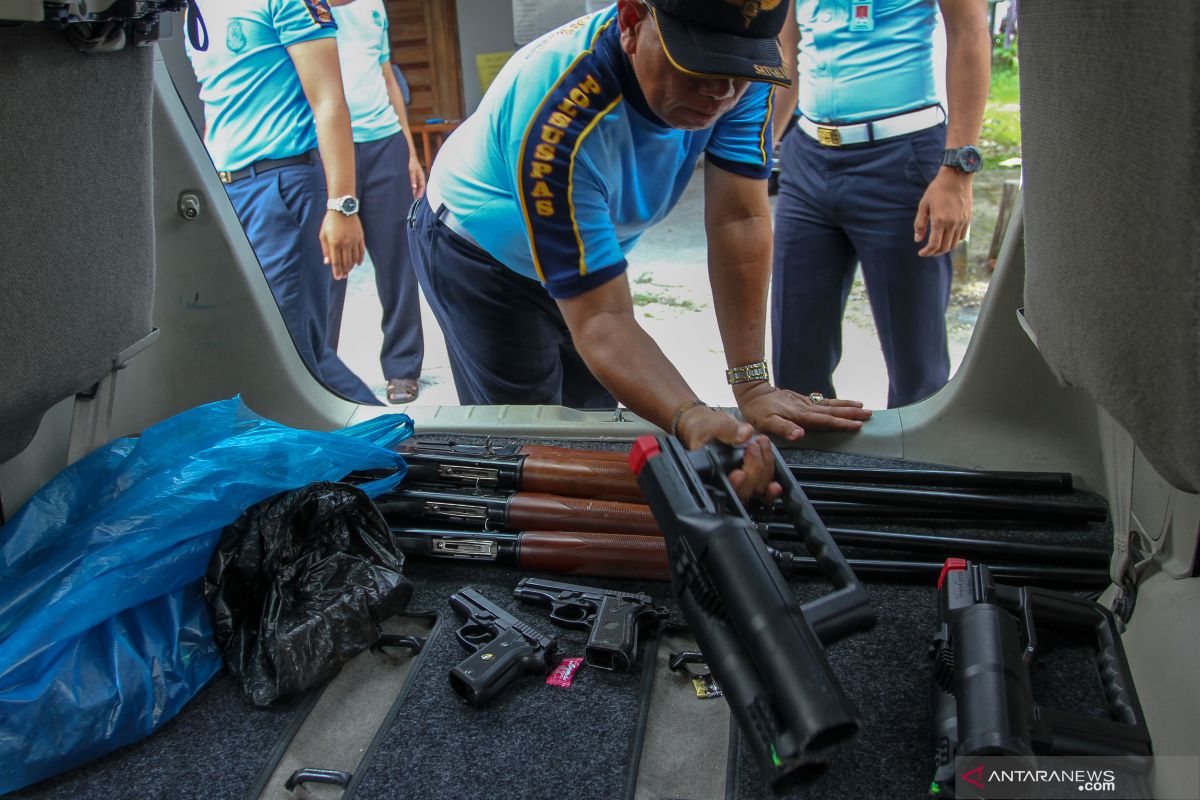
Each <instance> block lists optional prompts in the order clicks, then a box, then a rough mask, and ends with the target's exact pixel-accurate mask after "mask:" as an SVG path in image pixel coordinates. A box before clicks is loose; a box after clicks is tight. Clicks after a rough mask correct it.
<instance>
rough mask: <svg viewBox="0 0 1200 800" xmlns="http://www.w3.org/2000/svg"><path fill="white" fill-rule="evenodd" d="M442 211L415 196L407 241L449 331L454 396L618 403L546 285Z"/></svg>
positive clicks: (466, 401)
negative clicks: (456, 227)
mask: <svg viewBox="0 0 1200 800" xmlns="http://www.w3.org/2000/svg"><path fill="white" fill-rule="evenodd" d="M438 211H439V212H442V213H444V209H438ZM440 217H441V214H439V213H436V212H435V211H434V210H432V209H430V208H429V204H428V203H426V202H425V200H424V199H420V200H417V202H416V203H415V204H414V205H413V208H412V212H411V215H410V226H411V228H412V230H410V232H409V240H408V241H409V247H410V249H411V251H412V259H413V266H414V267H415V268H416V271H417V277H418V278H419V279H420V281H421V288H422V289H423V290H424V291H425V299H426V300H428V301H429V305H430V308H432V309H433V313H434V316H436V317H437V321H438V324H439V325H441V327H442V332H443V333H444V334H445V336H446V349H447V351H448V354H449V356H450V370H451V372H452V374H453V375H454V385H455V388H456V389H457V390H458V400H459V402H460V403H462V404H463V405H496V404H514V405H563V406H567V407H568V408H591V409H611V408H616V400H615V399H614V398H613V396H612V395H611V394H609V392H608V390H606V389H605V388H604V386H603V385H602V384H601V383H600V382H599V381H598V380H596V378H595V377H594V376H593V375H592V373H591V371H590V370H589V369H588V368H587V365H586V364H584V363H583V358H582V357H581V356H580V355H579V353H578V352H577V351H576V350H575V345H574V343H573V342H572V341H571V332H570V331H569V330H568V329H567V323H566V321H565V320H564V319H563V316H562V312H561V311H559V310H558V306H557V305H556V304H555V302H554V299H553V298H551V297H550V295H549V293H547V292H546V289H545V288H544V287H543V286H542V285H541V284H540V283H538V282H537V281H535V280H533V279H531V278H526V277H525V276H524V275H520V274H518V273H516V272H513V271H512V270H510V269H509V268H508V267H506V266H504V265H503V264H501V263H500V262H499V261H497V260H496V259H494V258H492V257H491V256H490V255H489V254H488V253H487V252H485V251H484V250H482V249H480V248H479V247H477V246H476V245H475V244H473V243H472V242H469V241H467V240H466V239H464V238H463V237H461V236H459V235H458V234H456V233H455V232H454V231H452V230H450V229H449V228H448V227H446V224H445V223H444V222H442V219H441V218H440Z"/></svg>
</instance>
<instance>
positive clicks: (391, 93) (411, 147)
mask: <svg viewBox="0 0 1200 800" xmlns="http://www.w3.org/2000/svg"><path fill="white" fill-rule="evenodd" d="M383 74H384V78H383V82H384V85H385V86H387V93H388V100H389V101H390V102H391V104H392V109H393V110H394V111H395V112H396V116H397V117H399V118H400V131H401V132H402V133H403V134H404V140H405V141H407V142H408V152H409V153H416V152H417V145H416V143H415V142H414V141H413V137H412V131H410V130H409V129H408V109H407V108H405V106H404V91H403V90H402V89H401V88H400V84H399V83H397V82H396V76H395V74H394V73H393V72H392V65H391V63H390V62H389V63H387V64H384V65H383Z"/></svg>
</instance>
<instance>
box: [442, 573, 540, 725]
mask: <svg viewBox="0 0 1200 800" xmlns="http://www.w3.org/2000/svg"><path fill="white" fill-rule="evenodd" d="M450 605H451V606H453V607H454V610H455V611H457V612H458V613H459V614H461V615H462V616H463V617H465V618H466V620H467V622H466V624H465V625H463V626H462V627H461V628H459V629H458V633H457V634H456V636H457V637H458V641H459V642H460V643H461V644H462V646H463V647H465V648H466V649H467V650H470V651H473V652H472V654H471V655H470V656H468V657H467V659H466V660H465V661H463V662H462V663H460V664H459V665H458V666H457V667H454V668H453V669H452V670H450V685H451V686H452V687H453V688H454V691H455V692H457V693H458V695H459V696H460V697H461V698H462V699H464V700H466V701H467V702H468V703H470V704H471V705H473V706H481V705H484V704H485V703H487V702H489V701H490V700H491V699H492V698H493V697H495V696H496V695H497V694H499V693H500V691H501V690H502V689H503V688H504V687H505V686H507V685H508V684H510V683H512V682H513V681H514V680H515V679H517V678H519V677H520V676H522V675H525V674H526V673H530V672H534V673H540V674H543V675H544V674H546V673H548V672H549V671H550V670H551V669H553V668H554V666H555V665H556V664H557V663H558V661H559V658H560V656H559V655H558V652H557V651H558V645H557V643H556V642H555V640H554V637H553V636H547V635H546V634H544V633H542V632H541V631H539V630H537V629H535V628H533V627H532V626H530V625H526V624H525V623H524V622H521V621H520V620H519V619H517V618H516V617H514V616H512V615H511V614H509V613H508V612H507V611H505V610H504V609H502V608H500V607H499V606H498V605H496V604H495V603H493V602H492V601H491V600H488V599H487V598H486V597H484V596H483V595H481V594H480V593H479V592H477V591H475V590H474V589H470V588H468V589H461V590H459V591H458V592H455V593H454V594H452V595H450Z"/></svg>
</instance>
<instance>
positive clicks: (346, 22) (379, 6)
mask: <svg viewBox="0 0 1200 800" xmlns="http://www.w3.org/2000/svg"><path fill="white" fill-rule="evenodd" d="M332 6H333V18H334V19H335V20H337V24H338V33H337V40H338V59H339V61H340V63H341V69H342V83H343V85H344V86H345V89H346V102H347V103H348V104H349V106H350V120H351V126H352V128H353V130H354V163H355V166H356V168H357V172H358V194H359V200H360V201H361V202H362V210H361V211H360V212H359V218H360V219H362V225H363V231H364V233H365V234H366V241H367V251H368V252H369V253H370V254H371V261H372V263H373V264H374V266H375V288H376V290H377V291H378V293H379V302H380V305H382V306H383V326H382V327H383V346H382V348H381V350H380V356H379V363H380V366H381V367H382V368H383V377H384V379H385V380H386V381H387V399H388V402H391V403H410V402H412V401H413V400H416V399H417V394H418V391H419V388H418V387H419V384H418V379H419V378H420V377H421V361H422V360H423V358H424V355H425V343H424V338H423V336H422V331H421V305H420V297H419V293H418V291H417V276H416V275H415V274H413V270H412V263H411V261H410V260H409V254H408V227H407V226H406V225H405V224H404V218H405V216H406V215H407V214H408V209H409V207H410V206H411V205H412V201H413V197H414V196H415V197H419V196H420V195H421V194H422V193H423V192H424V191H425V172H424V171H423V170H422V169H421V164H420V162H419V161H418V160H417V156H416V148H415V147H414V146H413V141H412V133H410V132H409V130H408V114H407V112H406V110H405V108H404V97H403V92H402V90H401V88H400V85H399V83H397V81H396V74H395V72H394V71H393V70H392V59H391V56H392V47H391V43H390V42H389V40H388V17H387V9H385V8H384V5H383V0H335V1H334V2H333V3H332ZM334 292H335V296H334V299H333V316H332V318H331V320H330V335H331V336H332V337H333V340H334V342H335V343H336V342H337V336H338V330H339V328H340V327H341V323H342V308H343V306H344V305H345V300H346V283H345V281H341V282H339V283H337V284H335V286H334ZM335 346H336V344H335Z"/></svg>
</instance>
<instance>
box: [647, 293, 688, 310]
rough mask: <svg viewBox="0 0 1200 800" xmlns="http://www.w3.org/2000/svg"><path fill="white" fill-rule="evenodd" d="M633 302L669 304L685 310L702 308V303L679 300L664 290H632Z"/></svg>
mask: <svg viewBox="0 0 1200 800" xmlns="http://www.w3.org/2000/svg"><path fill="white" fill-rule="evenodd" d="M633 304H634V305H635V306H652V305H662V306H670V307H672V308H682V309H684V310H685V311H700V310H701V309H703V308H704V306H703V305H701V304H699V303H696V302H694V301H692V300H687V299H682V300H681V299H680V298H678V297H672V296H671V295H669V294H667V293H666V292H634V293H633Z"/></svg>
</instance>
